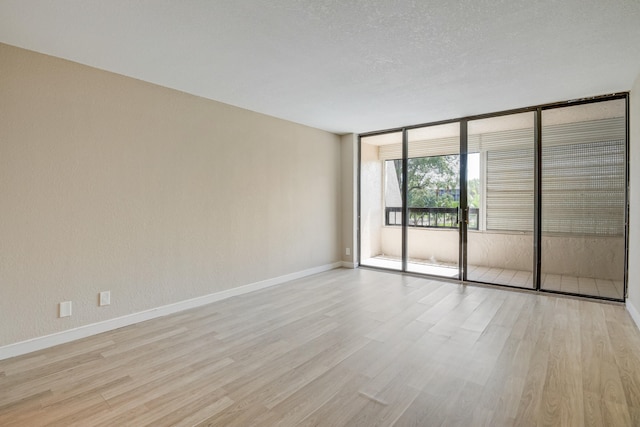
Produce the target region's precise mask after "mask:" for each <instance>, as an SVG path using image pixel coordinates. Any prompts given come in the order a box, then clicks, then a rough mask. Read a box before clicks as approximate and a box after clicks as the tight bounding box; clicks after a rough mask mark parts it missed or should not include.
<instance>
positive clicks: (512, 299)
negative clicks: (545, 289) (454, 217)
mask: <svg viewBox="0 0 640 427" xmlns="http://www.w3.org/2000/svg"><path fill="white" fill-rule="evenodd" d="M0 425H2V426H127V425H131V426H146V425H149V426H251V425H259V426H272V425H280V426H316V425H320V426H342V425H344V426H378V425H380V426H453V425H460V426H638V425H640V332H639V331H638V329H637V328H636V326H635V324H633V322H632V320H631V318H630V317H629V315H628V313H627V312H626V311H625V309H624V307H623V306H622V305H613V304H604V303H598V302H592V301H584V300H577V299H570V298H562V297H556V296H552V295H538V294H534V293H526V292H516V291H508V290H503V289H494V288H488V287H479V286H470V285H461V284H455V283H447V282H439V281H436V280H430V279H424V278H416V277H409V276H403V275H400V274H392V273H384V272H377V271H370V270H366V269H359V270H346V269H340V270H333V271H330V272H326V273H322V274H319V275H315V276H312V277H308V278H304V279H301V280H296V281H293V282H290V283H287V284H284V285H281V286H278V287H273V288H270V289H265V290H262V291H258V292H254V293H251V294H247V295H242V296H238V297H234V298H230V299H227V300H224V301H219V302H217V303H214V304H211V305H208V306H204V307H200V308H197V309H193V310H190V311H188V312H182V313H177V314H175V315H171V316H167V317H164V318H160V319H155V320H152V321H148V322H145V323H140V324H137V325H133V326H130V327H126V328H122V329H118V330H115V331H112V332H108V333H104V334H101V335H96V336H93V337H89V338H86V339H83V340H79V341H76V342H72V343H68V344H65V345H61V346H58V347H54V348H50V349H47V350H43V351H39V352H36V353H32V354H28V355H24V356H20V357H16V358H13V359H8V360H4V361H0Z"/></svg>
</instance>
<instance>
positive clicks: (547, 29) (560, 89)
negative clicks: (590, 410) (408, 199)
mask: <svg viewBox="0 0 640 427" xmlns="http://www.w3.org/2000/svg"><path fill="white" fill-rule="evenodd" d="M0 42H4V43H7V44H11V45H15V46H19V47H23V48H26V49H31V50H34V51H37V52H42V53H46V54H49V55H53V56H57V57H61V58H65V59H69V60H72V61H76V62H79V63H82V64H87V65H90V66H93V67H97V68H100V69H104V70H109V71H113V72H116V73H120V74H124V75H127V76H131V77H135V78H138V79H141V80H145V81H148V82H152V83H156V84H159V85H162V86H167V87H170V88H174V89H178V90H181V91H185V92H188V93H192V94H195V95H199V96H203V97H206V98H210V99H215V100H217V101H221V102H225V103H228V104H232V105H236V106H239V107H243V108H246V109H249V110H253V111H258V112H261V113H265V114H268V115H272V116H276V117H280V118H284V119H287V120H292V121H294V122H298V123H303V124H306V125H309V126H313V127H317V128H321V129H325V130H328V131H332V132H336V133H348V132H366V131H373V130H378V129H386V128H391V127H396V126H403V125H411V124H417V123H424V122H431V121H437V120H444V119H451V118H456V117H462V116H467V115H472V114H481V113H489V112H494V111H500V110H505V109H510V108H518V107H525V106H530V105H535V104H542V103H548V102H554V101H562V100H568V99H574V98H582V97H588V96H593V95H600V94H606V93H612V92H618V91H627V90H629V89H630V88H631V86H632V83H633V81H634V79H635V78H636V77H637V76H638V73H640V1H638V0H609V1H606V0H536V1H531V0H462V1H442V0H404V1H403V0H351V1H350V0H179V1H178V0H172V1H169V0H142V1H131V0H108V1H105V0H65V1H52V0H0Z"/></svg>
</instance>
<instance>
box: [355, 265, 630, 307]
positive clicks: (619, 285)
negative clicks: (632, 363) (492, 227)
mask: <svg viewBox="0 0 640 427" xmlns="http://www.w3.org/2000/svg"><path fill="white" fill-rule="evenodd" d="M362 264H363V265H367V266H370V267H382V268H388V269H392V270H401V269H402V262H401V260H400V258H397V257H391V256H388V255H384V256H377V257H374V258H368V259H366V260H364V261H363V263H362ZM407 269H408V271H410V272H414V273H421V274H430V275H433V276H441V277H451V278H457V277H458V266H457V265H451V264H444V263H433V262H430V261H426V260H420V259H410V260H409V263H408V265H407ZM467 279H468V280H470V281H474V282H483V283H492V284H498V285H508V286H515V287H518V288H525V289H532V288H533V273H532V272H531V271H523V270H512V269H506V268H501V267H484V266H477V265H469V266H468V272H467ZM540 280H541V287H542V289H546V290H553V291H561V292H567V293H572V294H580V295H584V296H594V297H604V298H613V299H617V300H622V299H623V294H624V282H623V281H622V280H608V279H594V278H591V277H578V276H570V275H567V274H551V273H545V272H544V271H543V272H542V273H541V277H540Z"/></svg>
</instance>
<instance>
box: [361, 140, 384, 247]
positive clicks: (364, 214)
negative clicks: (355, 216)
mask: <svg viewBox="0 0 640 427" xmlns="http://www.w3.org/2000/svg"><path fill="white" fill-rule="evenodd" d="M360 150H361V151H360V159H361V160H360V169H361V171H360V176H361V178H360V187H361V189H362V190H361V192H360V244H361V247H360V251H361V252H360V258H361V259H367V258H371V257H374V256H376V255H380V253H381V252H380V250H381V247H380V245H381V236H380V233H381V228H382V221H383V218H384V212H383V211H382V163H381V162H380V159H379V158H378V147H377V146H375V145H370V144H362V146H361V147H360Z"/></svg>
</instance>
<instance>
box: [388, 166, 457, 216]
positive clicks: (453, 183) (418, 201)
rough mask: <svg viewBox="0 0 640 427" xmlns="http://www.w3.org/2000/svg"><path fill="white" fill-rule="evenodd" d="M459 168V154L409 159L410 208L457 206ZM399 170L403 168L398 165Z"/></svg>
mask: <svg viewBox="0 0 640 427" xmlns="http://www.w3.org/2000/svg"><path fill="white" fill-rule="evenodd" d="M396 166H397V165H396ZM459 170H460V157H459V156H457V155H450V156H431V157H414V158H410V159H408V161H407V202H408V204H409V207H412V208H414V207H416V208H417V207H446V208H455V207H458V206H459V202H458V200H456V195H457V192H458V189H459V188H460V187H459ZM396 171H400V168H399V167H396ZM399 182H400V181H399Z"/></svg>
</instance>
